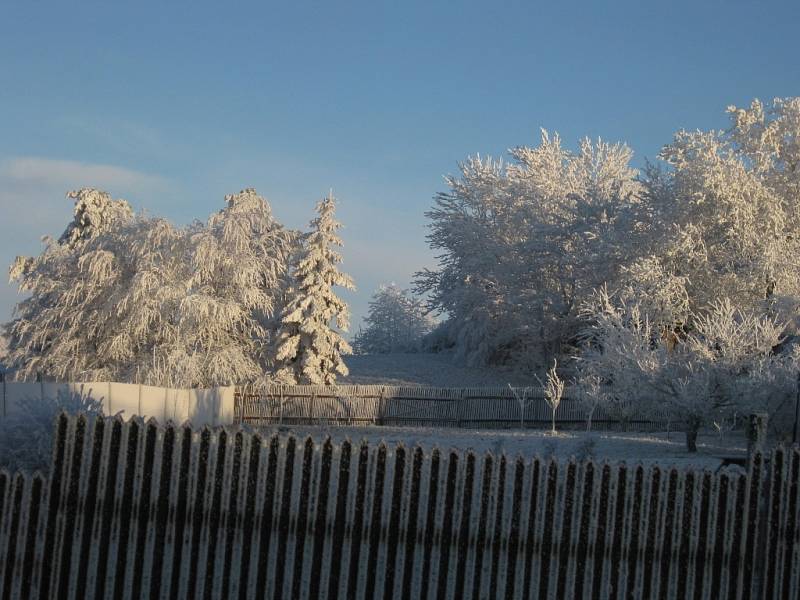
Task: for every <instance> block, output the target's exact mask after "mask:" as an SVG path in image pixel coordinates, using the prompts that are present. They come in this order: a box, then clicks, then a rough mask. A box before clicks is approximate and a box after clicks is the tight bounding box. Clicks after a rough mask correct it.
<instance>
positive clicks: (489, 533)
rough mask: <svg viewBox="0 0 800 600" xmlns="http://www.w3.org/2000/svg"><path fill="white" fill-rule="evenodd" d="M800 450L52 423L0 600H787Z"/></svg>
mask: <svg viewBox="0 0 800 600" xmlns="http://www.w3.org/2000/svg"><path fill="white" fill-rule="evenodd" d="M799 470H800V448H797V447H795V448H792V449H783V448H779V449H777V450H775V451H774V452H773V453H772V454H771V455H769V456H762V455H756V457H755V459H754V460H753V461H752V462H751V465H750V468H749V471H748V472H747V473H746V474H745V473H737V472H720V473H712V472H708V471H701V470H697V471H695V470H679V469H674V468H662V467H658V466H647V467H645V466H641V465H626V464H613V465H612V464H607V463H598V462H592V461H590V462H586V463H580V464H578V463H575V462H563V463H557V462H554V461H544V460H539V459H537V458H533V457H526V458H510V457H506V456H502V455H501V456H493V455H489V454H487V455H485V456H476V455H474V454H472V453H462V452H456V451H451V452H442V451H436V450H433V451H428V450H423V449H420V448H405V447H402V446H398V447H392V448H389V447H386V446H384V445H377V446H374V447H369V446H367V445H357V444H351V443H342V444H340V445H338V444H332V443H331V442H330V441H329V440H328V441H322V442H321V443H320V442H316V441H313V440H311V439H307V440H297V439H294V438H292V437H270V438H267V439H262V438H260V437H258V436H257V435H251V434H248V433H243V432H241V431H237V430H234V429H218V430H214V431H212V430H209V429H202V430H200V431H193V430H192V429H190V428H188V427H172V426H167V427H161V426H158V425H157V424H156V423H155V422H152V421H151V422H148V423H144V422H142V421H141V420H139V419H133V420H131V421H129V422H123V421H121V420H112V419H108V420H97V421H95V422H93V423H89V422H87V421H86V420H85V419H84V418H83V417H78V418H74V417H70V418H68V417H60V418H59V420H58V422H57V431H56V443H55V448H54V458H53V465H52V470H51V473H50V474H49V477H48V478H43V477H41V476H38V475H37V476H32V477H30V476H22V475H15V476H10V475H8V474H6V473H2V474H0V597H2V598H3V599H6V598H21V599H26V600H27V599H28V598H42V599H48V600H49V599H51V598H79V599H84V598H190V599H194V598H242V599H244V598H365V599H371V598H414V599H416V598H453V599H461V598H524V599H531V598H620V599H621V598H680V599H684V598H699V599H702V598H742V597H753V598H769V599H771V598H775V599H777V598H798V597H800V572H799V571H800V537H799V536H800V534H799V533H798V519H799V518H800V510H799V509H798V481H799V480H800V474H799V473H798V471H799Z"/></svg>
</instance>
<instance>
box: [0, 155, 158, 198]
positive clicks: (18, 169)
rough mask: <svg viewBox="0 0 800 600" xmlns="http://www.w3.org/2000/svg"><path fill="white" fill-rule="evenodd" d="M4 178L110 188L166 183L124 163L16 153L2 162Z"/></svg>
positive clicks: (0, 172)
mask: <svg viewBox="0 0 800 600" xmlns="http://www.w3.org/2000/svg"><path fill="white" fill-rule="evenodd" d="M4 179H7V180H10V181H11V182H12V183H17V184H23V185H41V186H47V187H59V186H60V187H62V188H63V187H64V186H67V187H69V186H73V187H76V186H77V187H96V188H102V189H109V190H111V189H113V188H125V189H130V188H142V187H148V188H149V187H158V186H161V185H163V184H164V181H163V180H162V179H161V178H160V177H157V176H154V175H148V174H146V173H141V172H139V171H135V170H133V169H127V168H125V167H117V166H114V165H103V164H94V163H84V162H78V161H74V160H57V159H51V158H39V157H17V158H12V159H9V160H6V161H4V162H2V163H0V180H4ZM64 191H65V192H66V191H68V190H64Z"/></svg>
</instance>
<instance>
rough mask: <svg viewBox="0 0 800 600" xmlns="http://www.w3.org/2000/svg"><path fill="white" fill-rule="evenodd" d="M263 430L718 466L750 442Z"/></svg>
mask: <svg viewBox="0 0 800 600" xmlns="http://www.w3.org/2000/svg"><path fill="white" fill-rule="evenodd" d="M258 429H259V431H260V432H261V433H262V434H267V435H272V434H273V433H279V434H281V435H289V434H291V435H294V436H296V437H302V438H304V437H306V436H308V435H311V436H312V437H314V438H315V439H316V440H318V441H321V440H323V439H324V438H325V437H326V436H328V435H330V436H331V438H332V439H333V440H334V441H339V442H340V441H343V440H345V439H350V440H353V441H356V442H358V441H360V440H362V439H366V440H368V441H369V442H370V443H371V444H378V443H379V442H380V441H385V442H386V443H387V444H388V445H389V446H395V445H397V444H400V443H402V444H404V445H405V446H406V447H413V446H416V445H419V446H421V447H423V448H426V449H432V448H434V447H437V448H439V449H440V450H448V449H450V448H455V449H458V450H474V451H476V452H478V453H481V454H482V453H484V452H492V453H495V454H499V453H503V452H504V453H505V454H506V455H507V456H511V457H516V456H517V455H521V456H524V457H531V456H534V455H539V456H540V457H548V456H557V457H558V458H559V459H560V460H566V459H569V457H571V456H575V457H576V458H578V459H585V458H593V459H596V460H605V459H607V460H609V461H611V462H619V461H626V462H628V463H637V462H642V463H661V464H664V465H666V466H669V465H676V466H689V465H695V466H700V467H704V468H710V469H716V468H717V467H718V466H719V465H720V463H721V457H730V456H744V455H745V453H746V451H747V442H746V441H745V439H744V437H743V435H741V434H739V433H736V432H733V433H727V434H725V435H724V436H723V437H722V438H720V437H719V436H718V435H717V434H712V433H701V434H700V436H699V439H698V452H697V453H696V454H690V453H688V452H687V451H686V440H685V435H684V434H683V433H682V432H671V433H617V432H585V431H570V432H563V433H562V432H559V433H558V434H557V435H556V436H552V435H550V434H549V433H548V432H546V431H539V430H525V431H521V430H519V431H513V430H505V431H502V430H501V431H498V430H492V431H480V430H464V429H435V428H412V427H309V426H289V427H287V426H283V427H278V426H270V427H260V428H258Z"/></svg>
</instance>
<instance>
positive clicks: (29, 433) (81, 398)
mask: <svg viewBox="0 0 800 600" xmlns="http://www.w3.org/2000/svg"><path fill="white" fill-rule="evenodd" d="M61 412H66V413H69V414H77V413H84V414H86V415H88V416H89V417H90V418H95V417H102V416H103V402H102V398H101V399H99V400H96V399H94V398H93V397H92V395H91V390H90V391H89V392H87V393H85V394H84V393H83V390H82V389H81V391H80V392H70V391H67V390H59V391H58V395H57V396H56V398H41V397H26V398H23V399H21V400H20V401H19V403H18V406H17V408H16V409H15V410H14V411H13V412H12V413H11V414H10V415H8V416H7V417H6V418H4V419H2V420H0V468H5V469H9V470H10V471H28V472H33V471H42V472H46V471H47V470H48V469H49V468H50V460H51V458H52V451H53V433H54V430H55V421H56V417H57V416H58V415H59V414H60V413H61Z"/></svg>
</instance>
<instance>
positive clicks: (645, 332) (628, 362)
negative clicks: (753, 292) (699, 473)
mask: <svg viewBox="0 0 800 600" xmlns="http://www.w3.org/2000/svg"><path fill="white" fill-rule="evenodd" d="M584 311H585V312H584V316H585V317H586V319H587V322H588V325H587V329H586V330H585V332H584V341H585V344H584V347H583V349H582V352H581V355H580V362H581V363H582V364H581V367H582V368H581V371H582V373H583V375H584V377H585V378H587V377H591V378H596V379H597V380H600V381H602V382H603V384H604V385H605V386H606V387H607V390H608V391H607V393H606V396H607V397H609V398H613V399H614V400H615V401H617V402H620V403H623V404H626V405H628V406H636V407H637V408H639V409H640V410H645V411H646V410H648V409H658V410H667V411H668V412H669V413H670V414H671V415H672V417H673V418H674V419H675V421H676V422H681V423H683V425H684V426H685V430H686V443H687V449H688V450H689V451H690V452H693V451H696V450H697V446H696V443H697V433H698V431H699V429H700V427H701V426H703V425H708V424H710V422H711V420H712V419H713V418H714V417H716V416H717V415H719V414H721V413H722V414H724V413H726V412H727V413H730V412H732V411H734V410H738V411H740V412H744V411H749V410H753V409H758V410H767V411H769V412H772V413H774V412H775V411H776V410H777V409H778V408H780V405H781V403H783V402H785V401H786V400H787V398H788V396H789V395H790V393H791V391H792V390H793V384H794V378H795V376H796V375H795V374H796V372H797V367H798V363H797V359H796V356H794V355H778V354H776V353H775V352H774V348H775V347H776V346H778V344H779V343H780V342H781V339H782V335H783V331H784V329H785V326H784V325H783V324H782V323H779V322H777V321H775V320H774V319H773V318H770V317H768V316H765V315H762V314H759V313H757V312H755V311H747V310H742V309H738V308H736V307H735V306H734V305H733V303H732V302H731V301H730V300H727V299H721V300H718V301H716V302H714V303H713V304H712V305H710V306H709V307H707V309H706V310H705V311H704V312H703V313H702V314H694V315H692V323H693V327H692V329H691V330H688V331H687V330H682V331H680V332H679V334H674V333H673V332H667V333H666V334H665V332H664V330H662V329H660V328H658V327H654V326H653V324H652V322H651V321H650V320H649V318H648V316H647V314H646V313H645V312H643V311H642V309H641V306H640V304H639V302H638V301H637V299H636V298H631V297H627V298H626V297H620V298H613V297H612V296H611V295H610V294H609V293H608V292H607V290H605V289H601V290H599V291H598V292H597V293H596V294H595V296H594V297H593V298H592V299H591V300H590V301H589V302H587V304H586V305H585V307H584Z"/></svg>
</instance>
